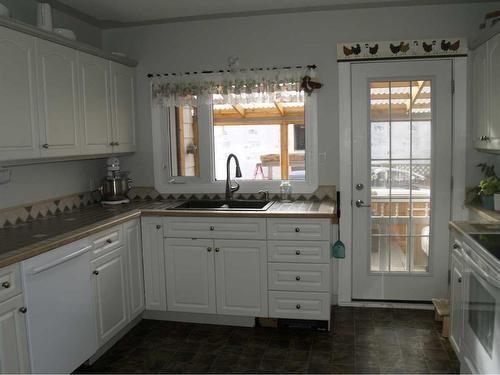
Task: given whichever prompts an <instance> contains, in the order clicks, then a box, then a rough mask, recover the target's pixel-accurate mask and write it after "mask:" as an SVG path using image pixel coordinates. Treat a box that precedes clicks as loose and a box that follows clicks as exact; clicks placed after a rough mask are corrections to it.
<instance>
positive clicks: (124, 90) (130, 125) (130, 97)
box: [110, 62, 135, 152]
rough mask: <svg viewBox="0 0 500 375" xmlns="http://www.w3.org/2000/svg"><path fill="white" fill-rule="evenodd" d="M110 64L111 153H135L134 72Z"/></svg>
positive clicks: (127, 68) (125, 67)
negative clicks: (112, 143) (112, 144)
mask: <svg viewBox="0 0 500 375" xmlns="http://www.w3.org/2000/svg"><path fill="white" fill-rule="evenodd" d="M110 64H111V82H112V100H113V102H112V108H113V119H112V121H113V122H112V124H113V142H114V146H113V152H132V151H135V108H134V106H135V99H134V94H135V93H134V90H135V70H134V69H133V68H130V67H127V66H124V65H120V64H117V63H114V62H110Z"/></svg>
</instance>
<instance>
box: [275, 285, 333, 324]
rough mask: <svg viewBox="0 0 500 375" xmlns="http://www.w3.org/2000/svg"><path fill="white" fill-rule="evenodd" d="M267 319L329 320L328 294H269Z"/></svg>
mask: <svg viewBox="0 0 500 375" xmlns="http://www.w3.org/2000/svg"><path fill="white" fill-rule="evenodd" d="M269 317H270V318H291V319H315V320H329V319H330V296H329V294H328V293H311V292H276V291H271V292H269Z"/></svg>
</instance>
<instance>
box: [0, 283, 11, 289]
mask: <svg viewBox="0 0 500 375" xmlns="http://www.w3.org/2000/svg"><path fill="white" fill-rule="evenodd" d="M2 288H4V289H9V288H10V282H8V281H4V282H3V283H2Z"/></svg>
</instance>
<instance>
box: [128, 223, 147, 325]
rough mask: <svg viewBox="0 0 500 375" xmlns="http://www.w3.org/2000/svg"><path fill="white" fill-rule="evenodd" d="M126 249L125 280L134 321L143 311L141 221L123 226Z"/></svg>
mask: <svg viewBox="0 0 500 375" xmlns="http://www.w3.org/2000/svg"><path fill="white" fill-rule="evenodd" d="M123 233H124V236H125V246H126V249H127V276H128V277H127V280H128V290H129V304H128V305H129V315H130V319H131V320H132V319H134V318H136V317H137V316H139V315H140V314H141V313H142V312H143V311H144V305H145V303H144V269H143V265H142V238H141V221H140V220H139V219H135V220H132V221H129V222H126V223H125V224H123Z"/></svg>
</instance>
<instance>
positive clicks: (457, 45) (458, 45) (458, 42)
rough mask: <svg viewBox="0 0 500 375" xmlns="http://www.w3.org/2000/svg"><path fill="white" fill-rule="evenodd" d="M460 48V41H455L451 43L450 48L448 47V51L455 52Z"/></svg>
mask: <svg viewBox="0 0 500 375" xmlns="http://www.w3.org/2000/svg"><path fill="white" fill-rule="evenodd" d="M459 48H460V39H459V40H457V41H456V42H455V43H453V44H452V45H451V46H450V50H452V51H456V50H458V49H459Z"/></svg>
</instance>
